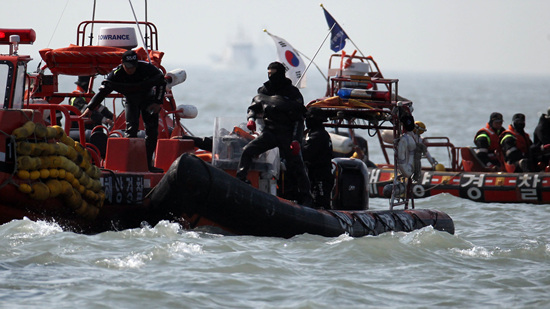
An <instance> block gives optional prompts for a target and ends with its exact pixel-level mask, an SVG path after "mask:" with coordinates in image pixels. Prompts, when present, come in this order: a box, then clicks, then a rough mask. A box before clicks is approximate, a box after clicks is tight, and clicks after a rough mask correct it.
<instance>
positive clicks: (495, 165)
mask: <svg viewBox="0 0 550 309" xmlns="http://www.w3.org/2000/svg"><path fill="white" fill-rule="evenodd" d="M502 121H503V119H502V114H501V113H497V112H494V113H491V116H490V117H489V122H488V123H487V125H486V126H485V127H483V128H481V129H480V130H479V131H477V133H476V135H475V137H474V143H475V145H476V146H477V148H478V149H477V153H476V154H477V157H478V158H479V160H480V161H481V162H482V163H483V164H485V167H487V168H489V169H492V170H497V169H499V167H500V166H501V161H502V153H501V148H500V144H499V136H500V134H502V132H503V131H504V128H503V127H502Z"/></svg>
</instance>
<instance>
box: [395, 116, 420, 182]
mask: <svg viewBox="0 0 550 309" xmlns="http://www.w3.org/2000/svg"><path fill="white" fill-rule="evenodd" d="M401 123H402V124H403V135H401V137H400V138H399V141H398V144H397V168H398V169H399V171H400V172H401V174H402V175H403V177H405V178H411V177H412V179H414V180H418V179H419V177H420V159H421V158H422V153H423V152H424V150H425V148H426V146H425V145H424V144H422V143H421V142H420V136H418V134H416V133H415V132H414V129H415V123H414V118H413V117H412V116H410V115H406V116H403V117H402V118H401Z"/></svg>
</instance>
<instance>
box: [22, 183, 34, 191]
mask: <svg viewBox="0 0 550 309" xmlns="http://www.w3.org/2000/svg"><path fill="white" fill-rule="evenodd" d="M19 191H21V192H23V193H31V192H32V188H31V186H30V185H29V184H26V183H22V184H20V185H19Z"/></svg>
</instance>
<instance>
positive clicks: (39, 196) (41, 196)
mask: <svg viewBox="0 0 550 309" xmlns="http://www.w3.org/2000/svg"><path fill="white" fill-rule="evenodd" d="M30 196H31V197H32V198H33V199H35V200H39V201H43V200H45V199H47V198H48V197H49V196H50V189H49V188H48V186H47V185H46V184H45V183H43V182H35V183H33V184H32V192H31V193H30Z"/></svg>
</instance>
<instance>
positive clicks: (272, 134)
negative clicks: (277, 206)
mask: <svg viewBox="0 0 550 309" xmlns="http://www.w3.org/2000/svg"><path fill="white" fill-rule="evenodd" d="M267 69H268V71H267V72H268V77H269V80H268V81H266V82H265V83H264V84H263V86H262V87H260V88H259V89H258V95H257V96H255V97H254V99H253V100H252V104H251V105H250V107H249V108H248V117H247V118H248V123H247V127H248V129H249V130H251V131H255V130H256V123H255V120H256V119H257V118H258V117H262V118H263V120H264V123H265V127H264V129H263V131H262V132H261V134H260V135H259V136H258V137H257V138H256V139H254V140H252V141H251V142H250V143H249V144H247V145H246V146H245V147H244V149H243V154H242V156H241V159H240V161H239V167H238V170H237V178H239V179H240V180H242V181H246V182H248V180H247V178H246V177H247V175H248V169H249V168H250V165H251V164H252V159H253V158H254V157H255V156H257V155H260V154H262V153H264V152H266V151H267V150H270V149H272V148H275V147H278V148H279V152H280V155H281V157H282V158H283V159H284V160H285V161H286V167H287V172H286V173H287V177H286V178H287V179H289V180H290V181H291V183H292V185H291V186H290V187H291V188H292V189H295V191H297V192H295V193H294V192H292V190H289V191H290V192H289V193H288V194H286V196H283V197H285V198H288V199H297V200H298V202H299V203H300V204H302V205H306V206H310V205H311V204H312V197H311V193H310V191H309V190H310V184H309V179H308V178H307V174H306V171H305V167H304V162H303V160H302V156H301V152H300V142H299V141H301V140H302V135H303V130H304V115H305V113H306V108H305V107H304V99H303V97H302V94H301V93H300V90H298V88H296V87H294V86H293V85H292V82H291V81H290V79H288V78H286V77H285V67H284V66H283V65H282V64H281V63H279V62H273V63H271V64H269V66H268V68H267ZM293 194H295V195H294V196H293Z"/></svg>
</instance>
